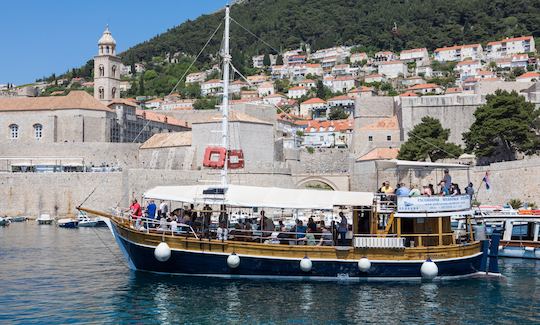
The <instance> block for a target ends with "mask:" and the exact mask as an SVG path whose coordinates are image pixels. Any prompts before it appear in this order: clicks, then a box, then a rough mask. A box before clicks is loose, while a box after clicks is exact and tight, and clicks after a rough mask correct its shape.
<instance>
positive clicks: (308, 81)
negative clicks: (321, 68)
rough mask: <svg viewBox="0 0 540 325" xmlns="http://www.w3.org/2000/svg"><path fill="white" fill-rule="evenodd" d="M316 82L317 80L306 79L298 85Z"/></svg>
mask: <svg viewBox="0 0 540 325" xmlns="http://www.w3.org/2000/svg"><path fill="white" fill-rule="evenodd" d="M314 82H315V80H313V79H304V80H301V81H299V82H298V83H300V84H302V83H304V84H305V83H314Z"/></svg>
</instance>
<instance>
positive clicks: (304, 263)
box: [300, 256, 313, 272]
mask: <svg viewBox="0 0 540 325" xmlns="http://www.w3.org/2000/svg"><path fill="white" fill-rule="evenodd" d="M312 267H313V263H312V262H311V260H310V259H309V258H308V257H307V256H306V257H304V258H303V259H301V260H300V270H302V271H304V272H309V271H311V268H312Z"/></svg>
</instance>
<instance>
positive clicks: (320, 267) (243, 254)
mask: <svg viewBox="0 0 540 325" xmlns="http://www.w3.org/2000/svg"><path fill="white" fill-rule="evenodd" d="M109 225H110V228H111V231H112V233H113V236H114V237H115V238H116V240H117V242H118V244H119V246H120V249H121V251H122V252H123V254H124V255H125V257H126V259H127V261H128V264H129V266H130V268H132V269H134V270H141V271H148V272H156V273H167V274H180V275H193V276H213V277H227V278H266V279H269V278H270V279H272V278H274V279H296V280H352V281H392V280H393V281H396V280H397V281H403V280H421V279H422V276H421V272H420V268H421V266H422V264H423V263H424V261H425V258H422V259H411V258H410V256H414V255H407V254H404V255H403V259H396V258H397V257H396V256H395V255H396V254H392V252H389V251H388V250H387V254H388V255H386V256H387V257H389V259H382V258H373V257H377V254H374V255H369V254H365V255H366V256H368V258H370V261H371V268H370V269H369V271H367V272H362V271H360V269H359V266H358V260H359V259H360V257H359V256H360V255H358V254H364V253H365V252H364V253H359V252H356V251H354V249H352V248H351V251H350V252H349V253H348V255H347V256H346V257H345V258H338V257H339V255H340V254H342V253H340V252H339V251H337V250H336V249H335V248H334V247H317V246H315V247H314V246H311V247H310V246H303V247H302V246H284V247H280V246H281V245H264V244H260V246H266V248H267V249H279V250H280V252H281V255H282V256H277V255H278V254H277V253H275V252H274V254H271V253H269V251H267V252H264V253H260V255H257V254H250V253H249V251H248V250H247V249H246V248H245V247H243V246H253V245H254V244H248V245H246V244H245V243H236V242H225V243H223V242H219V241H216V240H213V241H212V243H210V242H207V241H206V240H199V241H198V240H196V239H186V238H182V237H174V238H170V236H168V237H169V238H166V237H167V236H166V237H165V238H166V239H165V240H166V242H167V243H168V244H169V246H170V247H171V256H170V258H169V259H168V260H167V261H165V262H160V261H158V260H157V259H156V257H155V256H154V251H155V248H156V246H157V245H158V244H159V243H160V241H161V240H160V239H161V237H162V236H161V235H157V234H145V233H141V232H137V231H135V230H132V229H129V228H127V227H125V226H124V225H122V224H119V223H116V222H114V221H112V222H109ZM197 245H198V246H197ZM228 245H231V246H234V247H226V246H228ZM255 245H258V244H255ZM270 246H274V247H270ZM276 246H277V248H276ZM196 247H201V249H196ZM231 249H232V250H234V252H235V253H236V254H238V256H239V257H240V265H239V266H238V267H237V268H230V267H229V266H228V264H227V258H228V257H229V255H231V253H232V251H231ZM463 249H464V248H463V247H461V251H463ZM259 250H260V249H259ZM288 250H290V252H288V253H283V252H286V251H288ZM470 250H471V251H472V252H474V253H471V254H468V255H466V256H461V257H450V258H440V259H437V258H434V259H433V261H434V262H435V263H436V265H437V267H438V277H437V279H441V280H444V279H454V278H462V277H467V276H474V275H480V274H484V275H485V274H486V272H481V271H480V270H481V269H482V263H483V262H484V263H485V258H486V254H487V253H486V252H482V250H481V249H480V245H476V246H475V247H471V248H470ZM317 251H318V252H319V254H316V252H317ZM325 251H326V253H325ZM401 251H403V250H401ZM330 252H331V253H330ZM402 253H403V252H402ZM433 253H434V255H435V256H436V255H437V252H433ZM283 254H286V255H288V256H283ZM330 254H333V256H334V258H329V257H330ZM399 254H400V253H398V255H399ZM392 255H393V257H392ZM304 256H308V257H309V258H310V260H311V262H312V268H311V270H310V271H309V272H304V271H302V269H301V267H300V261H301V260H302V258H303V257H304ZM380 256H383V255H380V253H379V257H380ZM391 258H394V259H391ZM483 259H484V261H483Z"/></svg>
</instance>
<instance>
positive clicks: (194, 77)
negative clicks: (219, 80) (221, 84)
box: [186, 71, 206, 84]
mask: <svg viewBox="0 0 540 325" xmlns="http://www.w3.org/2000/svg"><path fill="white" fill-rule="evenodd" d="M205 79H206V72H205V71H203V72H193V73H190V74H188V75H187V76H186V84H195V83H201V82H204V80H205Z"/></svg>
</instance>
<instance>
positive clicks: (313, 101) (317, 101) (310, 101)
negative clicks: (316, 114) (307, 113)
mask: <svg viewBox="0 0 540 325" xmlns="http://www.w3.org/2000/svg"><path fill="white" fill-rule="evenodd" d="M302 104H326V101H324V100H322V99H320V98H318V97H315V98H310V99H308V100H306V101H305V102H302Z"/></svg>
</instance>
